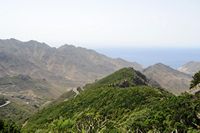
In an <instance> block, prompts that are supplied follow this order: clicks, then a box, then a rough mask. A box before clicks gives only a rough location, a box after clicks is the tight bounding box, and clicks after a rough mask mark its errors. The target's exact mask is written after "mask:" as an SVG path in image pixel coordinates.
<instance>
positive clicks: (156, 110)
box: [22, 68, 200, 133]
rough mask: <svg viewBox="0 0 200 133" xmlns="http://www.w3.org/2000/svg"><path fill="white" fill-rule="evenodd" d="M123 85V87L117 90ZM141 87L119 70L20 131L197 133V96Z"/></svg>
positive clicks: (132, 75)
mask: <svg viewBox="0 0 200 133" xmlns="http://www.w3.org/2000/svg"><path fill="white" fill-rule="evenodd" d="M136 77H137V78H136ZM135 79H141V80H140V81H142V83H141V82H138V81H135ZM123 81H128V85H125V86H121V83H123ZM144 81H145V82H144ZM144 83H145V84H147V81H146V78H144V77H143V75H142V74H140V73H139V72H136V71H134V70H133V69H131V68H126V69H122V70H120V71H118V72H116V73H114V74H112V75H110V76H108V77H106V78H104V79H102V80H100V81H97V82H95V83H94V84H90V85H87V86H85V87H84V89H85V91H83V92H81V94H80V95H78V96H77V97H76V98H73V99H70V100H68V101H66V102H61V103H57V104H54V105H51V106H49V107H47V108H45V109H43V110H41V111H39V112H38V113H36V114H35V115H33V116H32V117H31V118H30V119H29V120H28V123H27V124H26V126H25V127H24V128H23V129H22V131H23V132H27V133H29V132H36V131H37V132H42V133H43V132H88V133H95V132H105V133H107V132H113V133H117V132H166V133H168V132H176V131H177V132H198V130H199V128H200V127H199V125H200V117H199V112H200V100H199V99H200V96H199V95H189V94H183V95H181V96H174V95H172V94H171V93H168V92H166V91H164V90H162V89H159V88H154V87H149V86H146V85H144Z"/></svg>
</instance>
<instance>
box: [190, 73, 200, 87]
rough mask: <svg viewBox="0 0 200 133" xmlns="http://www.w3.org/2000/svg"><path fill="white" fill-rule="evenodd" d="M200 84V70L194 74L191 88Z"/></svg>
mask: <svg viewBox="0 0 200 133" xmlns="http://www.w3.org/2000/svg"><path fill="white" fill-rule="evenodd" d="M199 84H200V71H199V72H198V73H196V74H195V75H194V76H193V80H192V81H191V84H190V89H192V88H194V87H196V86H197V85H199Z"/></svg>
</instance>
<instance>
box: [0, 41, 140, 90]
mask: <svg viewBox="0 0 200 133" xmlns="http://www.w3.org/2000/svg"><path fill="white" fill-rule="evenodd" d="M129 66H131V67H134V68H135V69H137V70H141V69H142V67H141V66H140V65H139V64H137V63H131V62H127V61H125V60H122V59H112V58H109V57H106V56H104V55H101V54H99V53H97V52H95V51H93V50H88V49H85V48H80V47H74V46H71V45H64V46H62V47H60V48H58V49H56V48H52V47H49V46H48V45H47V44H45V43H40V42H37V41H28V42H21V41H19V40H16V39H8V40H0V76H5V75H18V74H24V75H29V76H31V77H33V78H38V79H46V80H48V81H49V82H51V83H52V84H54V85H58V86H61V85H62V87H77V86H81V85H83V84H85V83H87V82H91V81H94V80H95V79H98V78H101V77H103V76H106V75H108V74H110V73H112V72H114V71H116V70H118V69H120V68H122V67H129Z"/></svg>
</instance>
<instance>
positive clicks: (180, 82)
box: [143, 63, 192, 94]
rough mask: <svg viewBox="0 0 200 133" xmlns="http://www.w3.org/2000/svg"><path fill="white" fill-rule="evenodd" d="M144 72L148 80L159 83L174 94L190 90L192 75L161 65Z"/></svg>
mask: <svg viewBox="0 0 200 133" xmlns="http://www.w3.org/2000/svg"><path fill="white" fill-rule="evenodd" d="M143 72H144V74H145V75H146V76H147V78H149V79H152V80H155V81H157V82H158V83H159V84H160V85H161V86H162V87H163V88H165V89H167V90H168V91H170V92H172V93H174V94H180V93H182V92H185V91H187V90H189V87H190V81H191V80H192V77H191V76H190V75H188V74H185V73H182V72H179V71H177V70H175V69H173V68H171V67H169V66H166V65H164V64H161V63H158V64H155V65H153V66H150V67H148V68H146V69H145V70H144V71H143Z"/></svg>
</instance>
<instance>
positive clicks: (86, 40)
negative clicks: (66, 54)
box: [0, 0, 200, 48]
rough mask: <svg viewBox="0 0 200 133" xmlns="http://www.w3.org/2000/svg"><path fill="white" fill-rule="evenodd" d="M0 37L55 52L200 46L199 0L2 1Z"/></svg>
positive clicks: (0, 8)
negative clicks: (64, 48)
mask: <svg viewBox="0 0 200 133" xmlns="http://www.w3.org/2000/svg"><path fill="white" fill-rule="evenodd" d="M0 38H2V39H6V38H16V39H19V40H22V41H27V40H38V41H41V42H46V43H48V44H50V45H51V46H56V47H57V46H60V45H62V44H64V43H69V44H75V45H78V46H82V47H87V48H104V47H105V48H109V47H154V46H159V47H198V46H199V47H200V0H0Z"/></svg>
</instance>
